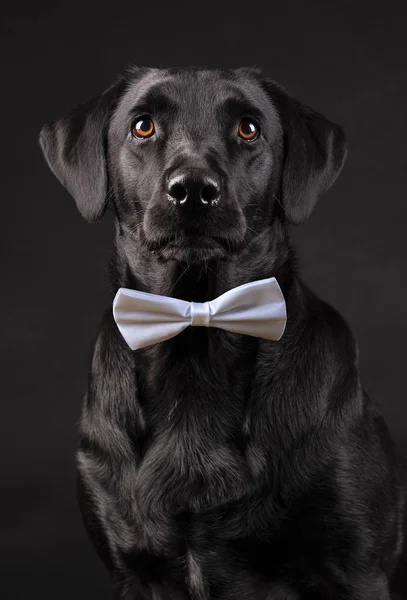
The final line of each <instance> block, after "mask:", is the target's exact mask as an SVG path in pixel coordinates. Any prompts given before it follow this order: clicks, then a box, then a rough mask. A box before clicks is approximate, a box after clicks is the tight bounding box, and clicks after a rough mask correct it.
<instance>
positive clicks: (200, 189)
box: [167, 170, 220, 210]
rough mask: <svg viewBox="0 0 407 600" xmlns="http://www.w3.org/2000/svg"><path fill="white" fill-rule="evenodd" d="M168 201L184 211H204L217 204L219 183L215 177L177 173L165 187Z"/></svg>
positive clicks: (189, 172) (194, 173)
mask: <svg viewBox="0 0 407 600" xmlns="http://www.w3.org/2000/svg"><path fill="white" fill-rule="evenodd" d="M167 197H168V200H170V201H171V202H173V204H175V205H177V206H180V207H182V206H185V208H186V209H193V210H195V209H202V210H203V209H204V208H205V207H209V206H213V205H215V204H217V203H218V201H219V198H220V182H219V179H218V177H217V176H215V175H209V174H207V173H202V172H199V171H196V170H194V171H185V172H181V173H180V172H178V173H177V174H175V175H172V176H171V177H170V179H169V181H168V186H167Z"/></svg>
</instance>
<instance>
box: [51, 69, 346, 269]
mask: <svg viewBox="0 0 407 600" xmlns="http://www.w3.org/2000/svg"><path fill="white" fill-rule="evenodd" d="M40 144H41V147H42V150H43V152H44V155H45V157H46V159H47V162H48V164H49V166H50V168H51V169H52V171H53V172H54V174H55V175H56V177H57V178H58V179H59V180H60V181H61V182H62V184H63V185H64V186H65V187H66V188H67V190H68V191H69V192H70V193H71V195H72V196H73V197H74V199H75V201H76V203H77V206H78V208H79V210H80V212H81V213H82V215H83V216H84V217H85V218H86V219H87V220H89V221H96V220H98V219H99V218H100V217H101V216H102V214H103V212H104V210H105V208H106V205H107V203H108V201H109V200H111V201H112V202H113V204H114V207H115V211H116V215H117V219H118V221H119V224H120V227H121V231H122V232H123V235H125V236H126V237H127V238H128V240H130V241H131V240H132V241H133V243H134V244H135V245H136V244H140V243H141V244H143V245H144V247H147V248H148V249H149V250H152V251H154V252H155V253H156V255H157V258H158V259H161V260H169V259H173V260H174V259H175V260H179V261H183V260H186V261H188V262H199V261H202V260H207V259H209V258H214V257H218V258H227V257H228V256H230V255H231V254H236V253H238V252H239V251H240V250H241V249H242V248H244V247H245V245H247V244H248V243H249V241H250V238H251V237H252V236H255V235H258V234H259V232H261V231H264V230H266V229H267V228H270V227H271V226H272V225H273V222H275V221H279V222H281V223H284V222H288V223H291V224H299V223H301V222H303V221H304V220H305V219H307V217H308V216H309V215H310V213H311V211H312V210H313V208H314V206H315V204H316V202H317V200H318V199H319V198H320V197H321V195H322V194H323V193H324V192H326V191H327V190H328V189H329V187H330V186H331V185H332V183H333V182H334V181H335V179H336V177H337V176H338V174H339V172H340V171H341V169H342V166H343V163H344V160H345V157H346V143H345V139H344V135H343V131H342V129H341V128H340V127H339V126H337V125H335V124H334V123H332V122H330V121H329V120H327V119H326V118H325V117H323V116H322V115H320V114H318V113H316V112H315V111H313V110H311V109H309V108H308V107H305V106H304V105H302V104H300V103H299V102H298V101H296V100H295V99H294V98H292V97H290V96H289V95H288V94H287V93H286V91H285V90H284V89H283V88H282V87H281V86H279V85H278V84H276V83H275V82H273V81H272V80H270V79H268V78H266V77H264V76H263V75H262V74H261V72H260V71H259V70H258V69H250V68H247V69H246V68H240V69H231V70H229V71H222V70H209V69H200V68H183V69H181V68H180V69H175V68H174V69H153V68H131V69H130V70H128V71H127V72H126V73H125V75H123V76H121V77H120V78H119V79H118V81H117V82H116V83H115V84H114V85H113V86H111V87H110V88H109V89H107V90H106V91H105V92H104V93H102V94H101V95H100V96H98V97H96V98H94V99H93V100H91V101H90V102H88V103H87V104H84V105H81V106H79V107H77V108H76V109H74V110H72V111H71V112H70V113H68V115H67V116H65V117H64V118H62V119H59V120H57V121H54V122H52V123H50V124H49V125H46V126H45V127H43V129H42V131H41V134H40Z"/></svg>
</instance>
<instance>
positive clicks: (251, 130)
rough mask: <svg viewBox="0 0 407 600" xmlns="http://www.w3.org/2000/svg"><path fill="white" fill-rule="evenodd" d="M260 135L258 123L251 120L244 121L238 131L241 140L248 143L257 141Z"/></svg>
mask: <svg viewBox="0 0 407 600" xmlns="http://www.w3.org/2000/svg"><path fill="white" fill-rule="evenodd" d="M259 133H260V130H259V128H258V126H257V125H256V123H254V122H253V121H251V120H250V119H242V121H241V122H240V125H239V129H238V134H239V135H240V137H241V138H243V139H244V140H247V141H251V140H255V139H256V138H257V136H258V135H259Z"/></svg>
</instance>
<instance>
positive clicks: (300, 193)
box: [272, 84, 347, 225]
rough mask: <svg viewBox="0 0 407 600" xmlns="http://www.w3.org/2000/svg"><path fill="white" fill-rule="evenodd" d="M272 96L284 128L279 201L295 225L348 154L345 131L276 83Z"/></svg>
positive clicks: (339, 168)
mask: <svg viewBox="0 0 407 600" xmlns="http://www.w3.org/2000/svg"><path fill="white" fill-rule="evenodd" d="M273 87H274V86H273ZM272 98H273V100H276V101H277V106H276V107H277V108H278V110H279V113H280V118H281V121H282V126H283V131H284V162H283V172H282V185H281V202H282V204H283V207H284V212H285V215H286V218H287V220H288V221H289V222H290V223H291V224H293V225H298V224H300V223H302V222H304V221H305V220H306V219H307V218H308V217H309V215H310V214H311V212H312V210H313V209H314V207H315V205H316V203H317V201H318V200H319V198H320V197H321V196H322V195H323V194H324V193H325V192H326V191H328V189H329V188H330V187H331V185H332V184H333V183H334V181H335V179H336V178H337V177H338V175H339V173H340V172H341V170H342V167H343V165H344V162H345V158H346V154H347V148H346V140H345V135H344V132H343V130H342V128H341V127H339V125H335V123H332V122H331V121H329V120H328V119H326V118H325V117H323V116H322V115H320V114H319V113H317V112H316V111H314V110H312V109H311V108H309V107H307V106H304V105H303V104H301V103H300V102H298V101H297V100H295V99H294V98H292V97H290V96H289V95H288V94H287V93H286V92H285V90H283V88H281V87H280V86H278V85H277V84H275V88H274V91H273V92H272Z"/></svg>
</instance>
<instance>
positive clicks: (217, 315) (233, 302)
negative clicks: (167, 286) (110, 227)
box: [113, 277, 287, 350]
mask: <svg viewBox="0 0 407 600" xmlns="http://www.w3.org/2000/svg"><path fill="white" fill-rule="evenodd" d="M113 317H114V320H115V321H116V324H117V326H118V328H119V330H120V333H121V334H122V336H123V338H124V339H125V340H126V342H127V344H128V345H129V346H130V348H131V349H132V350H138V349H139V348H144V347H145V346H150V345H152V344H156V343H158V342H163V341H165V340H168V339H170V338H172V337H174V336H176V335H178V334H179V333H181V331H183V330H184V329H186V328H187V327H190V326H192V327H218V328H220V329H225V330H227V331H232V332H234V333H241V334H244V335H251V336H254V337H260V338H264V339H267V340H279V339H280V338H281V337H282V335H283V333H284V330H285V326H286V321H287V313H286V305H285V300H284V296H283V293H282V291H281V289H280V286H279V284H278V282H277V280H276V279H275V277H270V278H268V279H261V280H259V281H251V282H250V283H245V284H243V285H240V286H238V287H235V288H233V289H231V290H228V291H227V292H225V293H224V294H222V295H221V296H218V298H215V299H214V300H211V301H209V302H187V301H185V300H179V299H177V298H171V297H169V296H160V295H157V294H150V293H147V292H140V291H138V290H131V289H128V288H120V289H119V290H118V292H117V294H116V296H115V299H114V301H113Z"/></svg>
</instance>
